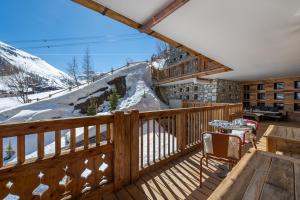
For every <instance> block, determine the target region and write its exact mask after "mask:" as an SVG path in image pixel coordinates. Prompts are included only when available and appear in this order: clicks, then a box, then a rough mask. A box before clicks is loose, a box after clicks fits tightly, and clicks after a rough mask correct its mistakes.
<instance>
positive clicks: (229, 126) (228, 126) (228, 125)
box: [208, 120, 252, 132]
mask: <svg viewBox="0 0 300 200" xmlns="http://www.w3.org/2000/svg"><path fill="white" fill-rule="evenodd" d="M208 125H210V126H213V127H216V128H220V129H222V130H226V132H227V130H239V131H245V132H246V131H251V130H252V128H251V127H249V126H243V125H235V124H233V123H232V122H228V121H224V120H213V121H210V122H208Z"/></svg>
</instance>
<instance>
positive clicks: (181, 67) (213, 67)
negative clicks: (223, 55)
mask: <svg viewBox="0 0 300 200" xmlns="http://www.w3.org/2000/svg"><path fill="white" fill-rule="evenodd" d="M221 72H223V71H222V70H220V65H219V64H218V63H217V62H215V61H213V60H211V59H206V58H202V59H199V58H195V57H189V58H187V59H185V60H182V61H180V62H178V63H175V64H172V65H169V66H167V67H164V68H162V69H157V68H154V67H152V77H153V79H154V80H156V81H157V82H156V83H157V84H164V83H170V82H174V81H180V80H185V79H191V78H201V77H202V76H205V75H210V74H214V73H221Z"/></svg>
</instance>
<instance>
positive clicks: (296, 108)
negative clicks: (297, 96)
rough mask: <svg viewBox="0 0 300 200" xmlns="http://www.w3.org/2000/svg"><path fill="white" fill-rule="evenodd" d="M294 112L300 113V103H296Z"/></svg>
mask: <svg viewBox="0 0 300 200" xmlns="http://www.w3.org/2000/svg"><path fill="white" fill-rule="evenodd" d="M294 111H297V112H300V103H295V105H294Z"/></svg>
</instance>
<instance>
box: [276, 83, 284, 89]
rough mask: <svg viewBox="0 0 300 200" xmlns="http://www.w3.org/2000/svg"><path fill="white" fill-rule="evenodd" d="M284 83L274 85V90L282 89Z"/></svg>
mask: <svg viewBox="0 0 300 200" xmlns="http://www.w3.org/2000/svg"><path fill="white" fill-rule="evenodd" d="M283 88H284V83H274V89H283Z"/></svg>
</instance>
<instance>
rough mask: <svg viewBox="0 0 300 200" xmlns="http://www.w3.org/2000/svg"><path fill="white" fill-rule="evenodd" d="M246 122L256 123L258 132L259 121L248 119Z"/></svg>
mask: <svg viewBox="0 0 300 200" xmlns="http://www.w3.org/2000/svg"><path fill="white" fill-rule="evenodd" d="M246 123H250V124H255V129H256V132H257V131H258V128H259V123H258V122H257V121H254V120H250V119H246Z"/></svg>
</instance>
